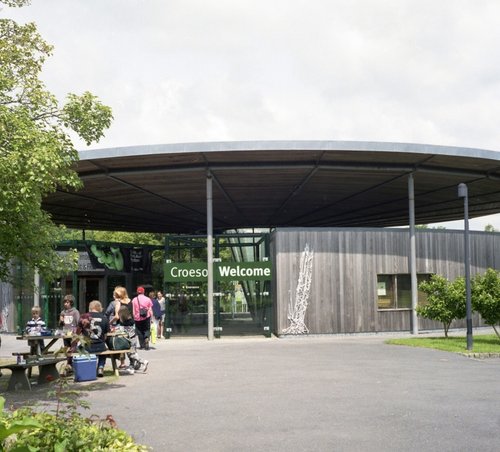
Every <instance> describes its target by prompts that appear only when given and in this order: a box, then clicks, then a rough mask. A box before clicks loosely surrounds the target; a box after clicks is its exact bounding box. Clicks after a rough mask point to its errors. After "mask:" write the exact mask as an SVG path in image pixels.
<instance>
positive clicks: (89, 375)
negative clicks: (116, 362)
mask: <svg viewBox="0 0 500 452" xmlns="http://www.w3.org/2000/svg"><path fill="white" fill-rule="evenodd" d="M73 372H74V376H75V381H92V380H97V356H96V355H82V356H74V357H73Z"/></svg>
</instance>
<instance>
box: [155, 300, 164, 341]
mask: <svg viewBox="0 0 500 452" xmlns="http://www.w3.org/2000/svg"><path fill="white" fill-rule="evenodd" d="M156 299H157V300H158V303H159V304H160V312H161V317H160V320H158V337H159V338H163V337H164V335H165V331H164V330H165V297H164V296H163V292H162V291H161V290H159V291H158V292H157V294H156Z"/></svg>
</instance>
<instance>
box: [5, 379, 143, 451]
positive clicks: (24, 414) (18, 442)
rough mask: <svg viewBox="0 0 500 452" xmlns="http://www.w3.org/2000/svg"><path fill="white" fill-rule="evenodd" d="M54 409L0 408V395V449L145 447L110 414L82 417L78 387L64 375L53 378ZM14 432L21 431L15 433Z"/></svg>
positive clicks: (83, 405)
mask: <svg viewBox="0 0 500 452" xmlns="http://www.w3.org/2000/svg"><path fill="white" fill-rule="evenodd" d="M53 395H55V397H56V399H57V406H56V409H55V413H47V412H40V411H35V410H34V409H32V408H31V407H25V408H22V409H19V410H15V411H13V412H8V411H4V410H3V406H4V402H5V401H4V399H3V398H2V397H0V450H5V451H12V452H14V451H16V452H19V451H38V450H40V451H61V452H63V451H73V450H74V451H89V452H91V451H107V450H120V451H122V450H123V451H147V450H149V449H148V448H147V447H146V446H143V445H139V444H136V443H135V441H134V440H133V438H132V437H131V436H130V435H129V434H128V433H126V432H125V431H123V430H120V429H118V428H117V426H116V422H115V421H114V419H113V417H112V416H111V415H108V416H107V417H106V419H100V418H99V417H97V416H90V417H84V416H82V415H81V414H79V413H78V408H88V404H87V402H86V401H85V400H83V399H82V397H81V393H80V391H75V390H72V389H71V388H70V386H69V383H68V379H67V378H64V377H62V378H60V379H59V380H57V381H56V382H55V391H54V393H53ZM17 433H22V434H21V435H17Z"/></svg>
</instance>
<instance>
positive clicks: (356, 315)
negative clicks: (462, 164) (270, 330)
mask: <svg viewBox="0 0 500 452" xmlns="http://www.w3.org/2000/svg"><path fill="white" fill-rule="evenodd" d="M415 241H416V249H417V250H416V254H417V273H437V274H440V275H443V276H445V277H446V278H448V279H454V278H456V277H458V276H463V275H464V263H463V261H464V244H463V243H464V235H463V232H462V231H447V230H435V229H428V230H417V232H416V240H415ZM409 243H410V240H409V231H408V230H407V229H361V228H360V229H339V228H325V229H323V228H297V229H296V228H278V229H276V230H275V231H274V233H273V234H272V239H271V248H272V252H271V255H272V256H274V273H275V275H274V276H275V277H274V280H273V294H274V297H275V300H274V301H275V303H274V306H275V333H276V334H278V335H279V334H282V331H283V330H284V329H285V328H286V327H287V326H288V325H289V321H288V318H287V316H288V309H289V304H290V301H291V302H292V303H293V302H294V301H295V291H296V286H297V280H298V277H299V265H300V255H301V253H302V252H303V251H304V248H305V247H306V244H307V245H308V246H309V248H310V249H311V250H312V251H314V260H313V269H312V282H311V290H310V297H309V304H308V307H307V311H306V316H305V324H306V326H307V328H308V329H309V332H310V333H312V334H322V333H358V332H383V331H411V310H408V309H407V310H378V308H377V275H378V274H408V273H409V265H408V261H409V258H408V256H409V249H410V245H409ZM470 257H471V275H472V276H473V275H475V274H476V273H483V272H484V271H485V270H486V269H487V268H489V267H491V268H495V269H497V270H500V234H498V233H486V232H470ZM479 321H480V319H479V318H478V317H477V316H476V318H475V319H474V324H476V325H477V324H478V323H479ZM455 326H459V327H462V326H465V323H464V322H463V321H460V322H458V323H457V324H456V325H455ZM434 328H442V324H440V323H436V322H432V321H429V320H425V319H419V329H434Z"/></svg>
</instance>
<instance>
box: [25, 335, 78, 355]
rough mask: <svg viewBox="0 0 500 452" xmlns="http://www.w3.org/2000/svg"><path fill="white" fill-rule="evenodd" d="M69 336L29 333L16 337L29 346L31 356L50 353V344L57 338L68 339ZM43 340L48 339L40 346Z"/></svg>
mask: <svg viewBox="0 0 500 452" xmlns="http://www.w3.org/2000/svg"><path fill="white" fill-rule="evenodd" d="M70 338H71V336H64V335H57V336H55V335H54V336H31V335H22V336H17V337H16V339H17V340H19V341H27V342H28V345H29V347H30V352H29V354H30V355H33V356H42V355H47V354H49V353H51V348H52V346H53V345H54V344H55V343H56V342H57V341H58V340H59V339H70ZM44 341H49V342H48V343H47V344H46V345H45V344H44V346H43V347H42V344H43V343H44Z"/></svg>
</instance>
